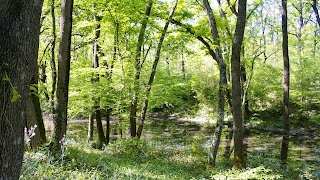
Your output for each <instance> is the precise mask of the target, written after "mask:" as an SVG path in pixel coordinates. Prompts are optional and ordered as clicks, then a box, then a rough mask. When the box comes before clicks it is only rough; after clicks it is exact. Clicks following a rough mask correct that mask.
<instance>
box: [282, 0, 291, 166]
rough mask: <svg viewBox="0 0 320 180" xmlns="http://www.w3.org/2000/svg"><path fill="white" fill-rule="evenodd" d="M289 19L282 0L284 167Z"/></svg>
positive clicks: (283, 153)
mask: <svg viewBox="0 0 320 180" xmlns="http://www.w3.org/2000/svg"><path fill="white" fill-rule="evenodd" d="M287 24H288V19H287V1H286V0H282V38H283V40H282V55H283V65H284V69H283V129H284V132H285V135H284V136H283V140H282V145H281V156H280V158H281V165H282V168H283V169H284V168H285V167H286V163H287V157H288V148H289V132H290V128H289V123H290V121H289V115H290V112H289V82H290V67H289V65H290V63H289V49H288V27H287Z"/></svg>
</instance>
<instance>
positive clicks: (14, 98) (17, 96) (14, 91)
mask: <svg viewBox="0 0 320 180" xmlns="http://www.w3.org/2000/svg"><path fill="white" fill-rule="evenodd" d="M20 98H21V95H20V94H19V92H18V91H17V87H13V89H12V98H11V102H13V103H14V102H16V101H17V100H18V99H20Z"/></svg>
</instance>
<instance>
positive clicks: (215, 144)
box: [203, 0, 227, 166]
mask: <svg viewBox="0 0 320 180" xmlns="http://www.w3.org/2000/svg"><path fill="white" fill-rule="evenodd" d="M203 5H204V7H205V9H206V12H207V16H208V19H209V23H210V30H211V35H212V37H213V40H214V45H215V52H211V53H210V54H211V56H212V57H213V58H214V59H215V60H216V61H217V63H218V65H219V72H220V77H219V92H218V97H219V102H218V119H217V123H216V124H217V125H216V129H215V132H214V135H213V138H212V142H211V147H210V152H209V161H210V163H211V164H212V165H213V166H215V161H216V157H217V154H218V148H219V145H220V141H221V133H222V127H223V122H224V106H225V94H226V87H227V72H226V64H225V62H224V60H223V56H222V50H221V47H220V37H219V33H218V29H217V25H216V21H215V18H214V15H213V12H212V9H211V7H210V4H209V2H208V0H203Z"/></svg>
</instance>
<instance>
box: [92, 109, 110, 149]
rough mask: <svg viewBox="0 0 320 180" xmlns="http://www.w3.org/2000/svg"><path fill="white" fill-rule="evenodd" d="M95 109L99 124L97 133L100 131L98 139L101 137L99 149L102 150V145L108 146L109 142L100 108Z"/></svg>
mask: <svg viewBox="0 0 320 180" xmlns="http://www.w3.org/2000/svg"><path fill="white" fill-rule="evenodd" d="M95 108H96V109H95V115H96V122H97V131H98V137H99V148H102V145H103V144H106V143H107V141H106V137H105V136H104V132H103V127H102V121H101V110H100V106H96V107H95Z"/></svg>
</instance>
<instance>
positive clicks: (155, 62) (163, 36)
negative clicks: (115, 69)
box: [137, 0, 178, 138]
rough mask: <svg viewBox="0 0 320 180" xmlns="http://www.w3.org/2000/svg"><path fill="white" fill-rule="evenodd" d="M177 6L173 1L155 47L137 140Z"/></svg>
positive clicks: (176, 2)
mask: <svg viewBox="0 0 320 180" xmlns="http://www.w3.org/2000/svg"><path fill="white" fill-rule="evenodd" d="M177 5H178V0H176V1H175V4H174V6H173V7H172V9H171V11H170V14H169V16H168V20H167V22H166V24H165V25H164V28H163V30H162V33H161V37H160V40H159V43H158V46H157V50H156V56H155V58H154V62H153V65H152V69H151V74H150V77H149V81H148V84H147V87H146V98H145V100H144V102H143V105H142V110H141V117H140V121H139V126H138V132H137V136H138V138H140V137H141V134H142V130H143V125H144V120H145V118H146V113H147V109H148V103H149V100H148V98H149V95H150V91H151V86H152V83H153V80H154V76H155V75H156V70H157V66H158V62H159V59H160V54H161V48H162V43H163V41H164V38H165V36H166V33H167V30H168V27H169V23H170V21H171V19H172V16H173V14H174V11H175V9H176V7H177Z"/></svg>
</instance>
